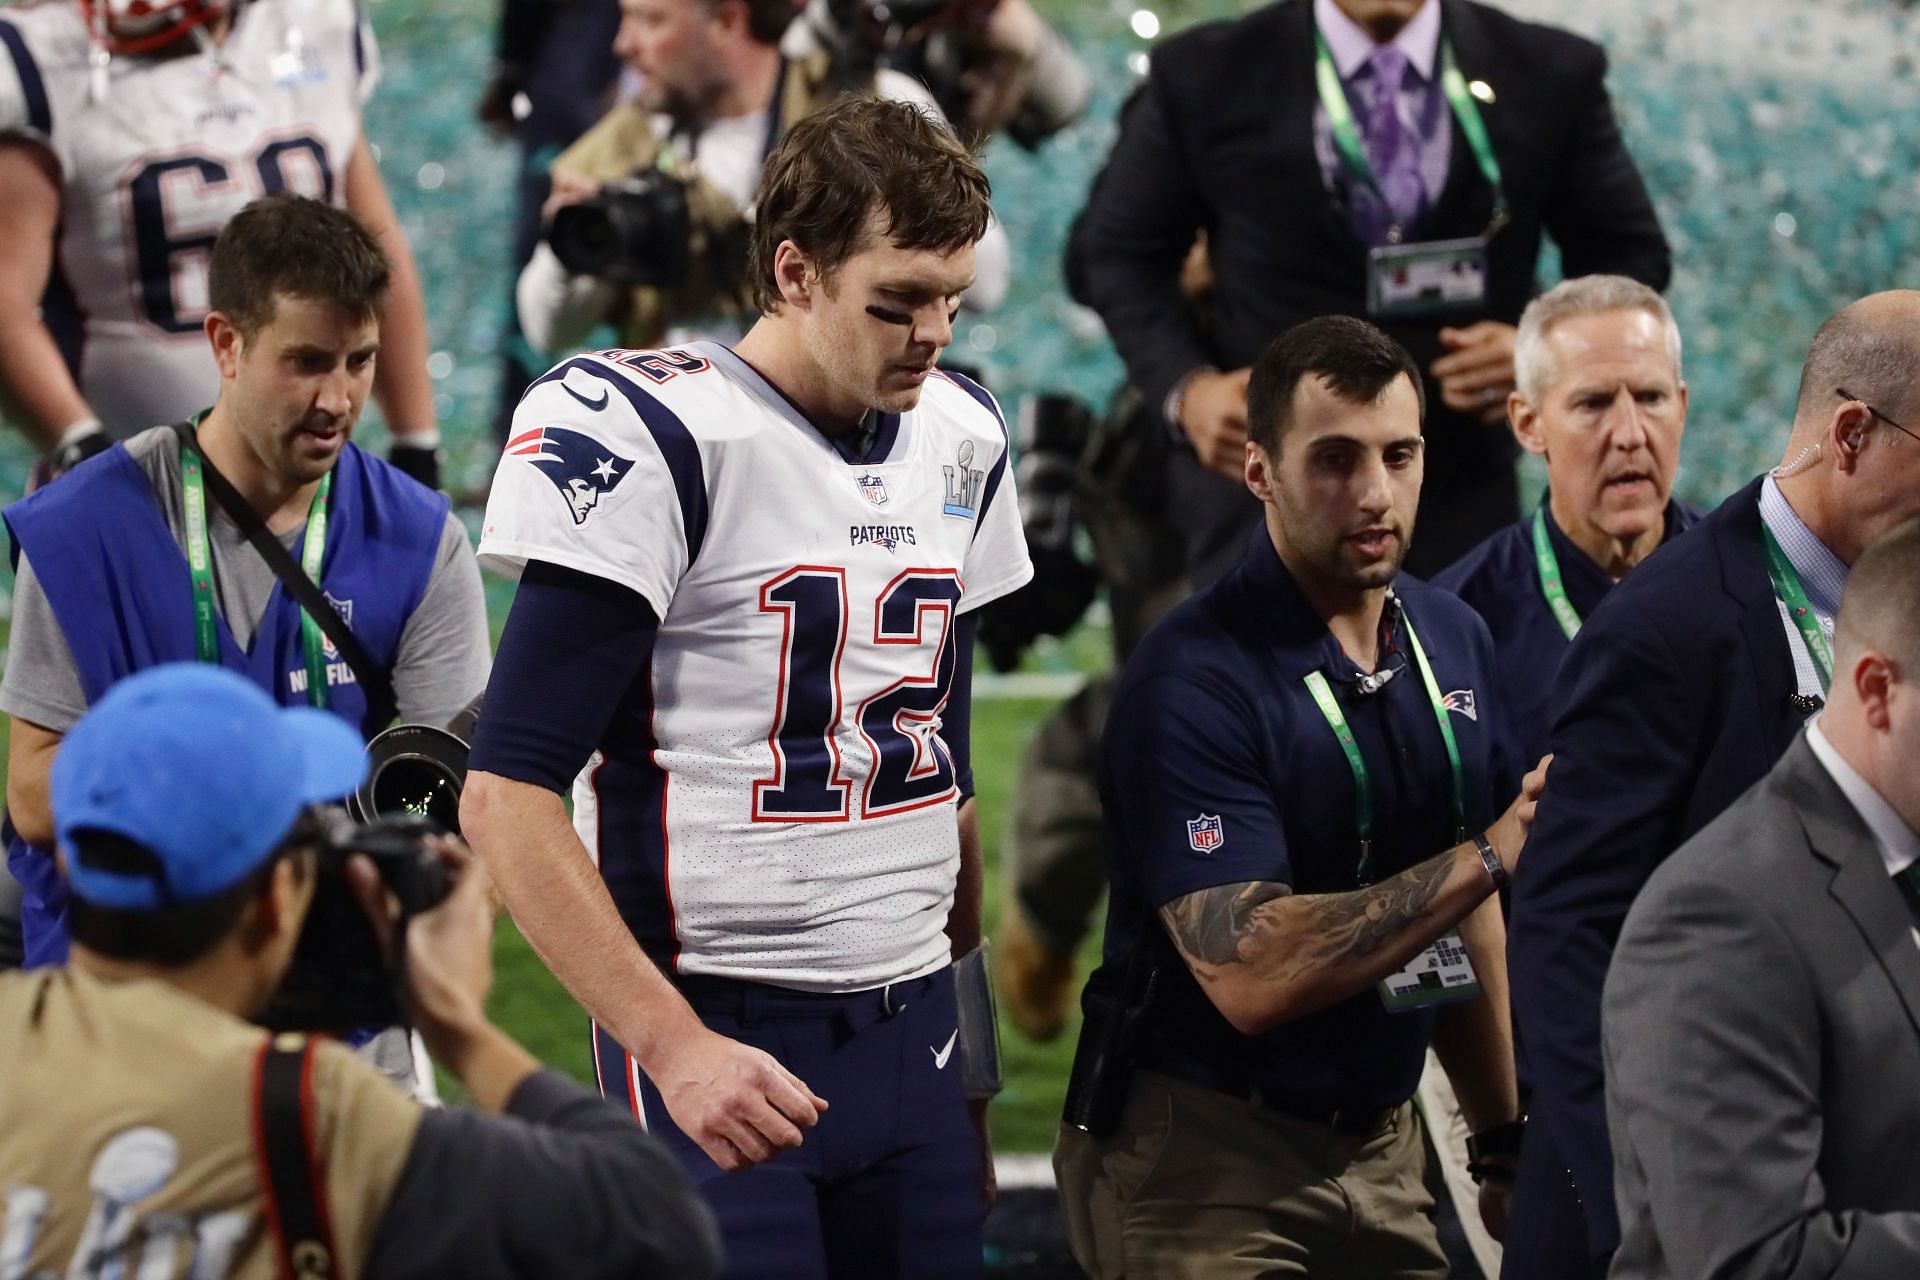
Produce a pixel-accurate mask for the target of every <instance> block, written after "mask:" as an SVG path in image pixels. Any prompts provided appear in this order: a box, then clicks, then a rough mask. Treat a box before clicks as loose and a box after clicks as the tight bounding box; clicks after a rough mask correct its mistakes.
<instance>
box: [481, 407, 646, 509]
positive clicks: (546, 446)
mask: <svg viewBox="0 0 1920 1280" xmlns="http://www.w3.org/2000/svg"><path fill="white" fill-rule="evenodd" d="M506 456H507V457H509V458H520V459H522V460H524V461H527V462H531V463H532V464H533V465H534V466H536V467H538V468H539V469H540V471H541V472H542V473H543V474H544V475H545V476H546V477H547V479H549V480H551V481H553V487H554V488H556V489H558V490H559V491H560V496H561V497H563V498H565V499H566V500H567V508H568V510H570V511H572V512H573V522H574V523H575V524H585V523H586V522H587V517H588V516H590V515H592V514H593V509H594V508H595V507H597V506H599V505H600V499H602V498H604V497H606V496H607V495H608V494H610V493H612V492H613V491H614V489H615V488H617V487H618V486H619V484H620V482H621V481H622V480H624V479H625V478H626V475H627V472H629V471H631V470H633V459H631V458H623V457H621V456H620V455H619V454H617V453H615V452H614V451H613V450H611V449H609V448H607V446H605V445H603V444H601V443H600V442H599V441H598V440H595V439H594V438H593V437H592V436H590V435H588V434H587V433H586V432H584V431H575V430H573V429H572V428H570V427H535V428H534V429H533V430H531V431H523V432H521V433H520V434H519V435H517V436H515V437H514V438H513V439H511V440H509V441H507V452H506Z"/></svg>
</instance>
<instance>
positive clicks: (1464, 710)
mask: <svg viewBox="0 0 1920 1280" xmlns="http://www.w3.org/2000/svg"><path fill="white" fill-rule="evenodd" d="M1440 705H1441V706H1443V707H1445V708H1446V709H1447V710H1449V711H1458V712H1459V713H1460V714H1461V715H1463V716H1465V717H1466V718H1467V719H1469V720H1471V721H1473V722H1474V723H1475V724H1478V723H1479V722H1480V709H1479V708H1478V707H1476V706H1474V704H1473V690H1471V689H1455V690H1454V691H1453V692H1452V693H1449V694H1448V695H1447V696H1446V697H1444V698H1442V699H1440Z"/></svg>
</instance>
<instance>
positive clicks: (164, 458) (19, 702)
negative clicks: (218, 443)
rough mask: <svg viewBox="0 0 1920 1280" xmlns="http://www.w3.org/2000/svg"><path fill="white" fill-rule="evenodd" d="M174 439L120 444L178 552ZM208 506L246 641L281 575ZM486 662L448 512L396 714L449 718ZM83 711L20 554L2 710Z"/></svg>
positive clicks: (465, 563) (236, 624) (157, 432)
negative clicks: (136, 468)
mask: <svg viewBox="0 0 1920 1280" xmlns="http://www.w3.org/2000/svg"><path fill="white" fill-rule="evenodd" d="M177 440H178V437H177V436H175V435H174V433H173V429H172V428H170V427H154V428H152V429H151V430H148V431H142V432H141V433H140V434H139V435H137V436H134V437H133V438H132V439H131V440H128V441H127V452H128V453H130V454H132V455H133V459H134V461H135V462H136V463H138V464H139V466H140V469H141V470H142V471H144V472H146V474H147V480H148V483H150V484H152V486H153V493H154V499H155V500H156V501H157V502H158V503H159V504H160V509H161V511H162V512H164V513H165V514H166V517H167V527H168V528H169V529H171V530H172V531H173V538H174V541H175V542H177V543H179V544H180V547H181V553H182V554H183V555H184V554H185V552H186V540H185V534H184V530H185V527H186V508H185V500H184V497H183V490H182V488H181V481H180V450H179V447H178V444H177ZM207 506H208V508H209V509H208V512H207V544H208V551H209V553H210V555H211V557H212V561H213V600H214V607H215V608H216V609H218V610H219V611H220V616H221V617H222V618H224V619H226V623H227V626H228V628H229V629H230V630H231V631H232V632H233V638H234V640H235V642H236V643H238V644H239V645H240V647H241V648H243V649H244V648H246V647H247V646H248V645H250V644H252V643H253V633H254V628H255V627H256V626H257V625H258V623H259V620H260V617H261V615H262V614H264V613H265V612H266V609H267V601H268V599H269V598H270V597H271V596H272V595H273V589H274V587H275V586H277V585H278V584H279V579H277V578H275V577H274V576H273V570H272V569H270V568H268V567H267V562H266V561H265V560H263V559H261V558H260V553H259V552H258V551H256V550H254V548H253V545H252V544H251V543H249V542H248V541H247V537H246V535H245V534H244V533H242V532H240V527H239V526H238V525H236V524H234V523H233V521H231V520H229V519H228V518H227V514H226V512H224V511H222V510H220V508H219V505H218V504H217V503H213V502H209V503H208V504H207ZM305 527H306V526H305V525H304V524H301V525H296V526H295V527H294V528H293V529H291V530H290V531H288V532H287V533H285V534H282V535H281V541H282V542H284V543H285V544H286V546H287V548H288V550H292V549H293V546H294V545H295V544H296V543H297V542H299V540H300V535H301V532H302V530H304V528H305ZM489 663H490V659H489V654H488V644H487V603H486V596H485V593H484V592H483V591H482V589H481V586H480V567H479V564H478V563H477V562H476V561H475V560H474V558H473V548H472V547H471V546H470V545H469V544H468V542H467V531H466V530H465V529H464V528H462V527H461V525H460V522H459V521H458V520H457V519H455V518H454V516H453V514H452V513H451V512H449V513H448V514H447V524H446V528H445V529H443V530H442V531H441V534H440V549H439V552H438V554H437V555H436V556H435V558H434V564H433V575H432V577H431V578H429V579H428V581H427V590H426V594H425V595H423V596H422V597H421V599H420V605H419V607H418V608H416V609H415V610H414V611H413V615H412V616H411V617H409V618H408V619H407V625H406V627H405V629H404V630H402V632H401V633H400V649H399V653H398V655H397V656H396V659H395V662H394V668H393V692H394V697H395V699H396V700H397V701H398V702H399V704H400V719H401V720H402V721H404V722H407V723H411V724H432V725H445V724H447V723H449V722H450V721H451V720H452V719H453V718H454V717H455V716H456V715H458V714H459V713H460V712H461V711H462V710H464V709H465V708H466V706H467V705H468V704H469V703H471V702H472V701H473V700H474V699H475V698H476V697H478V696H479V694H480V691H481V690H482V689H484V688H485V687H486V684H487V671H488V667H489ZM86 710H87V699H86V695H85V694H84V693H83V692H82V691H81V687H80V673H79V670H78V669H77V668H76V667H75V666H74V662H73V652H72V650H71V649H69V648H68V647H67V638H66V636H65V635H63V634H62V633H61V631H60V624H59V623H58V622H56V621H55V620H54V616H53V607H52V606H51V605H50V604H49V603H48V602H47V595H46V592H45V591H43V590H42V589H41V587H40V581H39V579H38V577H36V576H35V574H34V571H33V566H32V565H31V564H29V563H28V561H27V558H26V556H24V555H22V556H21V557H20V564H19V569H18V572H17V576H16V577H15V579H14V586H13V638H12V647H11V649H10V651H9V653H8V656H7V669H6V672H5V673H4V675H0V711H4V712H5V713H6V714H8V715H10V716H15V717H18V718H19V719H22V720H27V721H30V722H32V723H33V724H37V725H40V726H41V727H42V728H46V729H51V730H53V731H54V732H56V733H65V732H66V731H67V730H69V729H71V728H72V727H73V725H74V722H75V721H77V720H79V719H80V717H81V716H82V715H83V714H85V713H86Z"/></svg>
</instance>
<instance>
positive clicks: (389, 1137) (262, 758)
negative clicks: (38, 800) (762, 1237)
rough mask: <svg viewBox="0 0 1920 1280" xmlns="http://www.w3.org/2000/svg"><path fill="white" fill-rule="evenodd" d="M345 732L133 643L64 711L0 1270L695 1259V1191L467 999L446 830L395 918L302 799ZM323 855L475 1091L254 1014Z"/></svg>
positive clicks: (0, 979) (318, 810) (8, 1136)
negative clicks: (465, 1100) (394, 1067)
mask: <svg viewBox="0 0 1920 1280" xmlns="http://www.w3.org/2000/svg"><path fill="white" fill-rule="evenodd" d="M365 768H366V766H365V762H364V757H363V753H362V744H361V741H360V738H359V736H358V735H357V734H356V733H355V732H354V731H353V729H352V728H351V727H350V726H348V725H347V724H346V723H345V722H343V721H342V720H340V719H339V718H338V717H336V716H332V715H329V714H328V713H326V712H323V711H317V710H312V709H308V708H282V707H279V706H277V705H275V703H274V702H273V700H272V699H271V698H270V697H268V696H267V694H265V693H264V692H262V691H261V690H260V689H259V688H258V687H257V686H256V685H254V684H252V683H251V682H249V681H248V680H246V679H245V678H243V677H241V676H238V675H235V674H233V673H232V672H228V671H224V670H221V669H219V668H216V667H210V666H204V665H198V664H173V665H166V666H161V667H156V668H152V669H150V670H148V671H145V672H142V673H140V674H138V675H134V676H131V677H129V678H128V679H126V680H123V681H121V682H120V683H119V684H117V685H116V686H115V687H114V688H113V689H112V690H111V691H110V692H109V693H108V694H107V695H106V696H105V697H104V698H102V699H101V700H100V702H99V703H98V704H97V705H96V706H95V707H94V709H93V710H92V711H91V712H89V714H88V715H87V716H86V717H85V718H83V719H82V720H81V721H80V722H79V723H78V724H77V725H76V726H75V728H74V730H73V732H72V733H71V734H70V735H68V737H67V739H66V742H65V744H64V746H63V747H62V749H61V751H60V754H59V756H58V758H57V759H56V761H55V762H54V766H53V772H52V779H51V796H52V807H53V812H54V821H55V834H56V837H57V842H58V851H59V857H60V860H61V862H62V864H63V867H64V870H65V874H66V876H67V881H68V887H69V889H70V891H71V895H72V903H73V906H72V929H73V949H72V955H71V960H70V963H69V965H68V967H66V968H49V969H40V970H35V971H32V972H26V973H7V974H0V1188H4V1192H3V1193H0V1194H3V1196H4V1198H0V1275H6V1276H19V1275H36V1276H37V1275H90V1276H91V1275H107V1274H125V1275H135V1274H138V1275H140V1276H141V1277H143V1280H148V1278H153V1277H186V1276H189V1275H191V1276H194V1277H196V1278H198V1277H239V1278H243V1280H252V1278H253V1277H260V1278H262V1280H265V1278H266V1277H272V1276H277V1275H299V1276H303V1277H306V1276H343V1277H349V1276H350V1277H368V1278H370V1280H371V1278H373V1277H402V1276H422V1277H424V1276H446V1275H458V1276H462V1277H468V1278H472V1277H496V1276H497V1277H508V1276H529V1277H533V1276H568V1277H596V1276H607V1277H614V1276H621V1277H626V1276H632V1275H638V1274H645V1275H649V1276H655V1275H675V1276H681V1275H686V1276H708V1275H712V1274H714V1272H715V1271H716V1270H717V1269H718V1266H719V1252H718V1244H717V1240H716V1236H715V1233H714V1229H713V1225H712V1221H711V1218H710V1216H709V1215H708V1213H707V1211H706V1209H705V1208H704V1207H703V1206H702V1204H701V1203H700V1201H699V1199H698V1197H697V1196H696V1195H695V1194H694V1192H693V1190H692V1188H691V1186H690V1185H689V1184H688V1182H687V1180H686V1178H685V1176H684V1175H682V1174H681V1173H680V1171H679V1167H678V1164H677V1163H676V1162H675V1160H674V1159H673V1158H672V1157H671V1156H670V1155H668V1154H667V1153H666V1151H665V1150H664V1149H663V1148H661V1147H660V1146H659V1145H658V1144H657V1143H655V1142H654V1140H653V1139H651V1138H649V1137H648V1136H647V1135H646V1134H645V1133H644V1132H643V1131H642V1130H641V1129H640V1128H639V1127H638V1126H637V1125H635V1124H634V1122H633V1120H632V1118H631V1117H630V1116H629V1115H628V1114H627V1113H626V1112H625V1111H624V1110H622V1109H620V1108H618V1107H615V1106H613V1105H611V1104H609V1103H605V1102H603V1101H601V1100H600V1099H599V1098H598V1097H596V1096H594V1095H592V1094H590V1093H588V1092H587V1091H585V1090H584V1089H582V1088H580V1087H579V1086H577V1085H575V1084H573V1083H572V1082H570V1081H568V1080H566V1079H564V1078H562V1077H561V1076H559V1075H557V1074H555V1073H553V1072H551V1071H544V1070H542V1069H540V1067H539V1064H538V1063H537V1062H535V1061H534V1059H533V1058H532V1057H531V1056H530V1055H529V1054H528V1053H527V1052H526V1051H525V1050H524V1049H522V1048H521V1047H520V1046H518V1045H517V1044H515V1043H514V1042H513V1041H512V1040H510V1039H509V1038H508V1037H507V1036H506V1035H505V1034H504V1033H503V1032H501V1031H500V1030H499V1029H497V1028H496V1027H494V1026H493V1025H492V1024H491V1023H489V1022H488V1021H487V1019H486V1016H485V1014H484V1012H483V1006H484V1003H485V998H486V994H487V990H488V988H489V986H490V985H491V982H492V967H491V962H490V959H489V953H490V945H491V941H492V936H493V906H492V896H491V893H490V890H489V886H488V884H487V881H486V878H485V875H484V873H482V872H481V870H480V868H479V867H478V865H477V864H475V863H474V862H473V861H472V859H471V855H470V854H469V853H468V852H467V850H466V848H465V846H464V845H463V844H461V843H460V842H459V841H458V840H456V839H453V838H450V837H436V838H433V839H430V840H428V841H427V842H426V844H425V848H424V852H422V851H420V850H416V853H418V856H420V857H421V858H422V859H425V860H429V861H430V860H431V858H434V857H437V858H438V859H440V860H441V862H442V863H444V866H445V868H446V871H447V873H448V878H449V880H450V881H451V885H452V887H451V891H450V892H449V893H448V894H447V896H446V897H445V899H444V900H443V901H441V902H440V903H439V904H438V905H436V906H432V907H430V908H427V909H425V910H421V911H420V912H419V913H418V914H414V915H410V916H407V915H403V914H402V909H401V907H400V905H399V901H398V899H397V898H396V896H395V895H394V894H393V893H392V892H390V891H389V889H388V888H387V881H386V880H385V879H383V875H382V871H381V870H380V869H378V868H376V866H375V864H374V862H373V861H372V860H371V859H370V858H368V857H367V856H366V855H365V854H354V855H351V856H350V857H349V856H347V855H345V854H343V853H342V851H341V848H340V846H339V845H338V844H337V843H336V839H335V837H334V836H333V835H332V833H333V832H334V831H336V830H337V829H338V827H339V825H340V823H339V821H338V815H337V814H331V813H330V812H329V811H327V810H326V809H323V808H322V807H321V806H322V805H324V804H325V803H326V802H328V801H332V800H335V799H338V798H339V797H341V796H343V795H345V794H346V793H347V792H349V791H351V790H352V789H353V788H354V787H355V786H357V785H358V784H359V783H360V781H361V778H362V776H363V774H364V772H365ZM331 875H344V876H345V878H346V881H347V884H348V886H349V888H350V889H351V890H352V894H353V897H354V898H356V899H357V900H358V901H359V903H360V905H361V906H362V907H363V908H364V909H365V910H366V911H367V912H368V914H369V916H370V917H371V919H372V922H373V925H374V930H375V933H376V934H377V935H379V936H382V937H386V938H389V939H392V940H393V942H392V947H393V950H392V952H391V954H389V955H388V956H387V957H386V959H387V962H388V967H389V968H390V970H391V971H393V972H395V973H397V974H399V975H400V976H399V977H398V978H397V979H396V982H397V984H398V992H397V994H398V996H399V1000H400V1003H401V1005H402V1007H403V1008H404V1009H405V1010H406V1012H407V1014H408V1015H409V1016H410V1018H411V1020H412V1021H413V1022H414V1024H415V1025H416V1026H417V1027H418V1028H419V1030H420V1032H421V1034H422V1035H423V1037H424V1038H425V1040H426V1043H427V1045H428V1047H429V1048H430V1050H431V1051H432V1053H433V1056H434V1057H435V1059H437V1060H438V1061H439V1062H440V1063H441V1064H442V1065H443V1066H444V1067H445V1068H446V1069H447V1071H449V1072H450V1073H451V1074H452V1075H453V1076H454V1077H455V1078H457V1079H458V1080H459V1081H460V1083H461V1084H462V1085H463V1086H464V1087H465V1089H466V1090H467V1092H468V1094H469V1096H470V1097H471V1099H472V1102H473V1108H474V1110H471V1111H468V1110H451V1109H448V1110H437V1109H423V1108H421V1107H420V1106H419V1105H418V1104H417V1103H415V1102H414V1101H413V1100H412V1099H411V1098H409V1097H408V1096H407V1095H406V1094H404V1093H403V1092H401V1091H400V1090H399V1089H397V1088H395V1087H394V1086H393V1085H392V1084H391V1083H390V1082H388V1081H387V1080H386V1079H384V1078H382V1077H381V1076H380V1074H379V1073H378V1072H376V1071H375V1070H374V1069H373V1068H372V1067H370V1066H368V1065H366V1064H365V1063H364V1062H362V1061H360V1060H359V1059H357V1058H356V1057H355V1056H354V1055H353V1054H352V1053H350V1052H349V1051H347V1050H346V1049H345V1048H343V1047H341V1046H340V1045H338V1044H335V1043H332V1042H329V1041H324V1040H318V1039H309V1038H307V1037H304V1036H299V1035H293V1034H282V1035H272V1034H270V1033H268V1032H267V1031H264V1030H262V1029H261V1028H260V1027H258V1026H255V1025H252V1024H251V1023H249V1022H248V1021H247V1019H249V1018H252V1017H257V1016H259V1015H260V1014H261V1012H262V1011H263V1010H264V1009H265V1008H266V1007H267V1005H268V1003H269V1001H270V1000H271V999H272V998H273V996H274V995H275V993H276V992H277V991H278V990H279V988H280V986H281V983H282V980H283V978H284V977H285V975H286V973H287V971H288V968H289V965H290V964H291V963H292V961H293V957H294V953H295V945H296V942H297V941H298V940H299V938H300V936H301V929H302V925H303V922H304V921H305V919H306V916H307V913H308V910H309V908H310V906H311V905H312V903H313V901H314V897H315V892H316V886H317V885H318V884H320V883H321V882H322V881H323V880H324V879H325V878H326V877H328V876H331Z"/></svg>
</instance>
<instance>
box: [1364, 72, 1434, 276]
mask: <svg viewBox="0 0 1920 1280" xmlns="http://www.w3.org/2000/svg"><path fill="white" fill-rule="evenodd" d="M1407 66H1408V64H1407V55H1406V54H1404V53H1402V52H1401V51H1400V50H1399V49H1398V48H1396V47H1394V46H1393V45H1390V44H1389V45H1382V46H1380V47H1379V48H1378V49H1375V50H1374V51H1373V54H1372V56H1370V57H1369V58H1368V59H1367V70H1368V73H1369V79H1368V83H1367V94H1368V98H1367V116H1366V120H1365V121H1364V122H1363V124H1362V126H1361V130H1360V140H1361V143H1362V145H1364V146H1365V148H1366V152H1367V162H1368V163H1369V164H1371V165H1372V166H1373V176H1374V179H1375V180H1376V181H1377V182H1379V184H1380V191H1381V193H1382V194H1383V195H1385V196H1386V198H1387V204H1388V206H1390V207H1389V208H1382V207H1381V206H1380V202H1379V201H1378V200H1376V199H1375V198H1374V196H1373V193H1372V192H1371V191H1368V190H1366V189H1365V188H1364V187H1360V188H1357V189H1356V190H1355V192H1354V207H1353V213H1354V230H1355V231H1356V232H1357V233H1359V235H1360V238H1361V239H1362V240H1364V241H1366V242H1367V243H1368V244H1370V245H1377V244H1385V243H1386V242H1387V231H1388V229H1389V228H1390V227H1392V226H1393V225H1394V223H1396V222H1397V223H1399V224H1400V225H1401V226H1402V227H1403V228H1405V227H1407V226H1410V225H1411V224H1412V223H1414V222H1415V221H1417V220H1418V219H1419V217H1420V215H1421V214H1422V213H1424V212H1426V207H1427V184H1426V180H1425V179H1424V178H1422V177H1421V176H1420V139H1419V138H1418V137H1417V136H1415V134H1414V132H1413V131H1412V130H1411V129H1409V128H1407V126H1406V123H1405V122H1404V121H1403V120H1401V118H1400V103H1399V99H1400V86H1401V82H1402V81H1404V80H1405V79H1406V76H1407Z"/></svg>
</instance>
